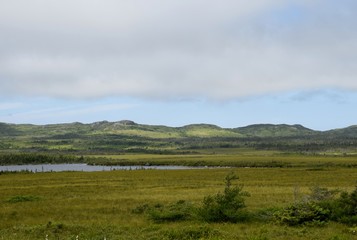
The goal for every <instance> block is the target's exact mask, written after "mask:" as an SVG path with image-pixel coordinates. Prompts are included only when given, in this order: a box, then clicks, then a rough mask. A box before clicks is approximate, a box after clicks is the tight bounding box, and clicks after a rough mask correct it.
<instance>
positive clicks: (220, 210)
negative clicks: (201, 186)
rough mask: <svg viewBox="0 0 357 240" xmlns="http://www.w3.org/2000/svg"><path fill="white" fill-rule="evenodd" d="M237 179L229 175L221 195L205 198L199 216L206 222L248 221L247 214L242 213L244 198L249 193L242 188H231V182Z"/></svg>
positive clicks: (233, 175)
mask: <svg viewBox="0 0 357 240" xmlns="http://www.w3.org/2000/svg"><path fill="white" fill-rule="evenodd" d="M237 179H238V177H237V176H236V175H235V174H233V173H231V174H229V175H227V177H226V179H225V189H224V192H223V193H217V194H215V195H211V196H207V197H205V198H204V199H203V204H202V207H201V208H199V211H198V213H199V216H200V217H201V218H202V219H203V220H204V221H207V222H239V221H245V220H247V219H248V215H249V214H248V212H246V211H244V210H243V208H245V197H247V196H249V193H247V192H245V191H243V187H242V186H232V181H233V180H237Z"/></svg>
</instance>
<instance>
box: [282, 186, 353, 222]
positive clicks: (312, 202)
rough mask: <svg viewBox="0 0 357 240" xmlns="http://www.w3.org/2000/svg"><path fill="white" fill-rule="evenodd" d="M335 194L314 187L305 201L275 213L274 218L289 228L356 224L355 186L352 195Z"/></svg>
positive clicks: (335, 192)
mask: <svg viewBox="0 0 357 240" xmlns="http://www.w3.org/2000/svg"><path fill="white" fill-rule="evenodd" d="M336 194H337V191H335V190H328V189H326V188H319V187H315V188H313V189H311V194H310V195H309V196H308V197H307V198H306V199H304V200H302V201H300V202H298V203H294V204H292V205H290V206H288V207H286V208H284V209H282V210H280V211H277V212H276V214H275V218H276V219H277V220H278V222H280V223H284V224H287V225H290V226H295V225H303V224H304V225H306V224H313V225H323V224H325V223H327V222H328V221H335V222H340V223H345V224H356V223H357V186H356V188H355V190H354V191H353V192H352V193H347V192H342V193H340V195H339V197H336Z"/></svg>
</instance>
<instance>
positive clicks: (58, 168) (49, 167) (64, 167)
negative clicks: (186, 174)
mask: <svg viewBox="0 0 357 240" xmlns="http://www.w3.org/2000/svg"><path fill="white" fill-rule="evenodd" d="M195 168H196V167H185V166H92V165H87V164H39V165H37V164H36V165H7V166H0V172H4V171H10V172H20V171H30V172H63V171H82V172H97V171H113V170H142V169H159V170H180V169H195Z"/></svg>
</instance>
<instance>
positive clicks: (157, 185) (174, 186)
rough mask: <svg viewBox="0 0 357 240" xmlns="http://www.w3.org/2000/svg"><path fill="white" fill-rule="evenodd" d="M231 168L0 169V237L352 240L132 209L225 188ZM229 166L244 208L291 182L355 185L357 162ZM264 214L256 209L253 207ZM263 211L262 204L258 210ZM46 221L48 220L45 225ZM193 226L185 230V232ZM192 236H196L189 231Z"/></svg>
mask: <svg viewBox="0 0 357 240" xmlns="http://www.w3.org/2000/svg"><path fill="white" fill-rule="evenodd" d="M230 171H231V169H224V168H221V169H200V170H170V171H162V170H139V171H112V172H93V173H85V172H60V173H33V174H29V173H18V174H3V175H0V192H1V195H0V202H1V204H0V219H1V221H0V239H9V240H12V239H16V240H18V239H29V240H32V239H45V236H46V234H47V235H48V236H49V237H48V239H75V238H76V236H77V235H78V236H79V239H98V240H99V239H104V237H106V239H136V240H138V239H179V238H180V237H181V238H186V239H190V238H189V237H190V236H191V235H190V234H191V232H192V234H196V233H197V235H195V236H200V238H203V239H264V238H266V239H333V238H334V237H335V239H352V238H353V237H355V235H353V233H352V232H351V231H349V230H348V229H350V228H351V227H348V226H346V225H343V224H337V223H329V224H328V225H327V226H325V227H324V228H322V229H321V228H315V227H301V228H291V227H285V226H279V225H275V224H272V223H270V222H269V221H267V222H249V223H238V224H229V223H228V224H227V223H225V224H217V223H202V222H200V221H196V220H190V219H189V220H185V221H179V222H164V223H156V222H154V221H152V220H150V219H148V218H146V217H143V216H142V215H140V214H134V213H133V212H132V210H133V209H135V208H136V207H137V206H140V205H143V204H148V205H155V204H157V203H161V204H163V205H164V206H170V205H171V204H172V203H175V202H178V201H179V200H185V201H187V202H190V203H192V204H194V205H199V204H200V203H201V202H202V199H203V198H204V197H205V196H208V195H212V194H216V193H217V192H219V191H221V190H222V189H223V188H224V183H223V181H222V179H224V178H225V176H226V175H227V174H228V173H229V172H230ZM235 173H236V174H237V175H238V176H239V177H240V181H241V182H242V183H243V184H244V190H245V191H247V192H249V193H250V194H251V197H249V198H247V199H246V202H245V203H246V206H247V210H249V211H251V212H258V211H260V210H262V209H263V210H264V209H274V208H280V207H284V206H288V205H289V204H290V203H291V202H293V201H294V188H295V187H296V186H299V189H300V192H301V194H305V193H308V192H309V189H310V188H311V187H313V186H321V187H326V188H329V189H341V190H342V191H347V192H351V191H352V190H353V189H354V183H355V178H356V175H357V169H354V168H327V169H326V170H324V171H308V170H306V169H305V168H286V169H284V168H282V169H280V168H263V169H255V168H242V169H235ZM14 196H40V200H38V201H22V202H18V203H10V202H8V201H7V200H9V199H11V198H13V197H14ZM260 214H263V213H260ZM264 214H265V216H266V218H269V214H270V213H269V211H265V212H264ZM49 222H51V224H49ZM191 230H192V231H191ZM192 236H193V235H192ZM191 239H198V237H197V238H196V237H192V238H191Z"/></svg>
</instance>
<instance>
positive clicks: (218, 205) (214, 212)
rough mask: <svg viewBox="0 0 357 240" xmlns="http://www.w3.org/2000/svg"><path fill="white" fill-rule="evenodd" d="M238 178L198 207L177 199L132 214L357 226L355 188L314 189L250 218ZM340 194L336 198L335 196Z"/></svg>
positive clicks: (175, 218)
mask: <svg viewBox="0 0 357 240" xmlns="http://www.w3.org/2000/svg"><path fill="white" fill-rule="evenodd" d="M237 179H238V177H237V176H236V175H235V174H233V173H231V174H229V175H227V176H226V178H225V188H224V191H223V192H219V193H217V194H214V195H209V196H206V197H205V198H204V199H203V201H202V204H201V206H198V207H197V206H194V205H193V204H191V203H189V202H186V201H184V200H180V201H178V202H176V203H174V204H170V205H166V206H165V205H162V204H156V205H153V206H150V205H148V204H144V205H141V206H138V207H137V208H135V209H134V210H133V213H137V214H142V213H146V214H147V215H148V216H149V218H150V219H152V220H154V221H156V222H172V221H183V220H194V219H196V220H202V221H205V222H232V223H236V222H243V221H247V220H251V219H252V217H253V216H254V218H255V219H256V220H259V221H270V220H275V221H277V222H278V223H280V224H286V225H289V226H298V225H313V226H323V225H325V224H326V223H327V222H328V221H336V222H340V223H345V224H350V225H353V224H357V186H356V188H355V189H354V191H353V192H351V193H348V192H339V191H336V190H328V189H327V188H321V187H314V188H312V189H311V193H310V194H309V195H308V196H305V198H304V199H302V200H300V201H297V202H295V203H293V204H291V205H289V206H287V207H285V208H282V209H276V208H274V209H266V210H261V211H260V212H259V213H257V214H255V215H253V214H252V213H250V212H248V211H246V210H245V207H246V206H245V198H246V197H247V196H249V193H248V192H245V191H243V186H242V185H233V184H232V182H233V181H234V180H237ZM338 193H340V194H339V196H337V195H338Z"/></svg>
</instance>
